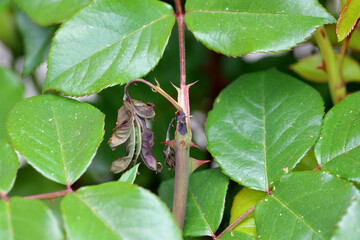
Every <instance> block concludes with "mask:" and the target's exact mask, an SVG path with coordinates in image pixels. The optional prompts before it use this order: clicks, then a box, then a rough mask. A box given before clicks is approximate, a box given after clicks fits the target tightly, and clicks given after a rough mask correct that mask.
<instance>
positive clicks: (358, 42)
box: [325, 24, 360, 52]
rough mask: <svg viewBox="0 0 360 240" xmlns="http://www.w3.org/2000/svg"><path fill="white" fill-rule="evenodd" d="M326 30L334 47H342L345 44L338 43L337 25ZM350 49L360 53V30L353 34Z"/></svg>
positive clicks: (332, 25)
mask: <svg viewBox="0 0 360 240" xmlns="http://www.w3.org/2000/svg"><path fill="white" fill-rule="evenodd" d="M325 29H326V32H327V33H328V37H329V39H330V41H331V44H332V45H336V46H341V45H342V44H343V42H338V38H337V36H336V25H335V24H331V25H326V27H325ZM348 47H349V48H350V49H351V50H353V51H356V52H360V30H359V29H358V28H355V29H354V31H353V32H352V34H351V38H350V41H349V45H348Z"/></svg>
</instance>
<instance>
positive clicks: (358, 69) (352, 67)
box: [290, 54, 360, 83]
mask: <svg viewBox="0 0 360 240" xmlns="http://www.w3.org/2000/svg"><path fill="white" fill-rule="evenodd" d="M337 56H338V57H339V56H340V55H337ZM321 62H322V57H321V54H314V55H312V56H310V57H307V58H303V59H301V60H300V61H298V62H297V63H294V64H292V65H290V69H291V70H293V71H294V72H296V73H297V74H299V75H300V76H301V77H302V78H304V79H306V80H309V81H313V82H319V83H327V82H328V76H327V74H326V72H325V71H324V70H323V69H319V68H318V67H319V66H321ZM343 74H344V80H345V82H360V65H359V63H358V62H357V61H356V60H354V59H353V58H351V57H348V56H345V58H344V64H343Z"/></svg>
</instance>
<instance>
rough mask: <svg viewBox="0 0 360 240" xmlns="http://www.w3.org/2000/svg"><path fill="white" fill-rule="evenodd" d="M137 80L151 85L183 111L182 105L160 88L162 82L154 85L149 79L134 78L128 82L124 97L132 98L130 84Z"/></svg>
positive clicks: (177, 108)
mask: <svg viewBox="0 0 360 240" xmlns="http://www.w3.org/2000/svg"><path fill="white" fill-rule="evenodd" d="M135 82H141V83H144V84H146V85H148V86H149V87H151V88H152V89H153V90H154V91H155V92H158V93H160V94H161V95H162V96H163V97H164V98H166V99H167V100H168V101H169V102H170V103H171V104H172V105H173V106H174V107H175V108H176V110H178V111H180V112H183V109H182V107H181V106H180V105H179V104H178V103H177V102H176V101H175V100H174V99H173V98H172V97H171V96H170V95H169V94H167V93H166V92H165V91H164V90H162V89H161V88H160V84H159V83H158V82H156V83H157V85H156V86H155V85H153V84H152V83H149V82H148V81H145V80H143V79H134V80H131V81H130V82H128V83H127V84H126V86H125V90H124V92H125V94H124V98H127V99H129V98H130V95H129V86H130V85H131V84H133V83H135Z"/></svg>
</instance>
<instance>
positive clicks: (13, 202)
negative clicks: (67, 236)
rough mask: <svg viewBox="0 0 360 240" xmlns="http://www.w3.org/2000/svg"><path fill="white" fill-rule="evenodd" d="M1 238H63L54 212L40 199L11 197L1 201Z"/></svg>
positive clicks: (32, 239) (22, 239)
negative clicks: (6, 200)
mask: <svg viewBox="0 0 360 240" xmlns="http://www.w3.org/2000/svg"><path fill="white" fill-rule="evenodd" d="M0 239H4V240H8V239H9V240H24V239H29V240H35V239H36V240H49V239H51V240H62V239H63V234H62V231H61V230H60V226H59V224H58V222H57V221H56V218H55V216H54V215H53V214H52V212H51V211H50V210H49V209H48V208H47V207H46V206H45V205H44V204H43V203H42V202H41V201H39V200H31V199H22V198H11V199H10V200H9V201H8V202H5V201H0Z"/></svg>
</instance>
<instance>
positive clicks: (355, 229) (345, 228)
mask: <svg viewBox="0 0 360 240" xmlns="http://www.w3.org/2000/svg"><path fill="white" fill-rule="evenodd" d="M359 222H360V199H357V200H356V201H354V202H352V204H351V205H350V207H348V209H347V211H346V214H345V215H344V216H343V217H342V219H341V220H340V222H338V223H337V226H338V227H337V229H336V231H335V234H334V236H333V237H332V238H331V240H353V239H358V238H359V236H360V225H359Z"/></svg>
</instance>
